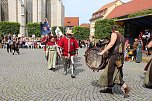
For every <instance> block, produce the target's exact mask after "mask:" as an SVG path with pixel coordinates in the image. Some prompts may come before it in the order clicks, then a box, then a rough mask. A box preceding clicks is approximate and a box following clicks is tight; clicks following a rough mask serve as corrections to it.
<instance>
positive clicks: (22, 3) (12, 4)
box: [0, 0, 64, 35]
mask: <svg viewBox="0 0 152 101" xmlns="http://www.w3.org/2000/svg"><path fill="white" fill-rule="evenodd" d="M45 18H47V19H48V22H49V24H50V26H51V27H53V26H64V6H63V4H62V1H61V0H0V21H10V22H19V23H20V25H21V28H20V33H21V34H24V35H25V30H26V27H25V26H26V23H28V22H42V21H44V19H45Z"/></svg>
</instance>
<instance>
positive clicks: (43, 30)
mask: <svg viewBox="0 0 152 101" xmlns="http://www.w3.org/2000/svg"><path fill="white" fill-rule="evenodd" d="M40 30H41V34H42V35H47V34H49V33H50V32H51V30H50V26H49V23H48V21H47V20H45V22H41V23H40Z"/></svg>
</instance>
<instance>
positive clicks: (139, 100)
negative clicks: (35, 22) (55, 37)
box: [0, 48, 152, 101]
mask: <svg viewBox="0 0 152 101" xmlns="http://www.w3.org/2000/svg"><path fill="white" fill-rule="evenodd" d="M84 52H85V49H82V48H81V49H79V55H78V57H77V58H76V59H77V62H76V65H75V66H76V71H75V72H76V78H74V79H72V78H71V75H70V72H69V73H68V74H67V75H63V65H62V64H60V66H57V70H56V71H55V72H53V71H51V70H48V68H47V62H46V60H45V58H44V52H43V50H42V49H33V50H30V49H29V50H28V49H20V53H21V54H20V55H17V54H15V55H12V54H11V53H7V52H6V50H4V49H0V58H1V61H0V101H12V100H16V101H151V100H152V90H151V89H147V88H143V87H142V83H143V79H142V78H141V77H140V76H141V75H142V74H143V69H144V67H145V65H146V63H135V62H125V64H124V67H123V71H124V80H125V81H126V83H127V84H129V86H130V87H131V92H130V97H129V98H127V99H124V98H123V94H122V92H121V89H120V88H119V86H116V87H115V88H114V89H113V91H114V93H115V94H114V95H111V94H101V93H100V92H99V90H100V89H102V88H99V87H98V86H97V84H96V83H97V81H98V79H99V77H100V75H101V74H102V72H103V70H101V71H99V72H93V71H92V70H90V69H89V68H88V67H87V66H86V64H85V59H84V56H83V55H84ZM60 62H62V61H60Z"/></svg>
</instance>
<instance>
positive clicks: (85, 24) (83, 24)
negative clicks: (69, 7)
mask: <svg viewBox="0 0 152 101" xmlns="http://www.w3.org/2000/svg"><path fill="white" fill-rule="evenodd" d="M80 26H81V27H86V28H90V24H89V23H82V24H81V25H80Z"/></svg>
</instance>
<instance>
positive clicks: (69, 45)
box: [58, 36, 79, 56]
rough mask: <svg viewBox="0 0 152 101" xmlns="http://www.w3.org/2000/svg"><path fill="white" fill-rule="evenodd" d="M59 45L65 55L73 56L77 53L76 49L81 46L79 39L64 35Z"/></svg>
mask: <svg viewBox="0 0 152 101" xmlns="http://www.w3.org/2000/svg"><path fill="white" fill-rule="evenodd" d="M58 46H59V47H61V48H62V49H63V56H73V55H75V54H76V53H75V51H76V50H77V49H78V48H79V46H78V42H77V40H76V39H75V38H74V37H72V38H67V37H66V36H64V37H63V38H62V39H61V40H60V42H59V44H58Z"/></svg>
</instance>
